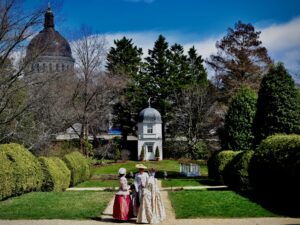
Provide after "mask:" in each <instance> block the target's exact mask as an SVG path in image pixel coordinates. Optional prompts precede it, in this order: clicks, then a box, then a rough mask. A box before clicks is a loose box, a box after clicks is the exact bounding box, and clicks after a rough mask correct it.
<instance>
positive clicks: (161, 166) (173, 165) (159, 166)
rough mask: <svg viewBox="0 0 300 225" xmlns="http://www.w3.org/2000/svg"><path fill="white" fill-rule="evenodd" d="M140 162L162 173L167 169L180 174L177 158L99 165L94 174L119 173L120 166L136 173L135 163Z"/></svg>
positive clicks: (169, 172)
mask: <svg viewBox="0 0 300 225" xmlns="http://www.w3.org/2000/svg"><path fill="white" fill-rule="evenodd" d="M138 163H143V164H144V165H145V166H147V167H148V168H152V167H153V168H155V169H156V170H157V171H158V172H159V173H158V174H159V175H162V172H163V171H167V173H168V175H171V176H174V175H176V176H177V175H179V169H180V168H179V167H180V165H179V163H178V162H177V161H176V160H162V161H147V162H138V161H127V162H125V163H112V164H108V165H105V166H98V167H94V168H93V169H92V173H93V174H94V175H101V174H117V173H118V170H119V168H121V167H124V168H126V170H127V173H129V172H130V171H132V172H133V173H136V172H137V171H138V170H137V169H136V168H135V165H136V164H138Z"/></svg>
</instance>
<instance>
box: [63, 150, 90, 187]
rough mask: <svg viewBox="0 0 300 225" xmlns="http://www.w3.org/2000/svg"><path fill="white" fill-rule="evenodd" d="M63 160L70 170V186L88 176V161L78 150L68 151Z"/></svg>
mask: <svg viewBox="0 0 300 225" xmlns="http://www.w3.org/2000/svg"><path fill="white" fill-rule="evenodd" d="M63 160H64V162H65V163H66V165H67V167H68V168H69V170H70V171H71V182H70V184H71V186H75V185H76V184H78V183H80V182H83V181H85V180H87V179H89V178H90V166H89V162H88V160H87V158H85V157H84V156H83V155H82V154H81V153H80V152H72V153H69V154H67V155H65V156H64V158H63Z"/></svg>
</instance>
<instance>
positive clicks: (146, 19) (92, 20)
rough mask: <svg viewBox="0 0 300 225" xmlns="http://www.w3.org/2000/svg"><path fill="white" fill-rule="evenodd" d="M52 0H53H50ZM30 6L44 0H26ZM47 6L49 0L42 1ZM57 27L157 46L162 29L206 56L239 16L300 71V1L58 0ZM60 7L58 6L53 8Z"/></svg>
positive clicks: (273, 51) (276, 56)
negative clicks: (87, 28) (125, 38)
mask: <svg viewBox="0 0 300 225" xmlns="http://www.w3.org/2000/svg"><path fill="white" fill-rule="evenodd" d="M48 1H49V0H48ZM25 2H26V7H27V8H28V9H32V8H34V7H36V6H37V5H40V4H41V0H26V1H25ZM43 2H44V3H42V4H45V7H46V6H47V3H46V2H47V1H46V0H44V1H43ZM50 3H52V4H53V5H54V6H55V5H56V4H57V3H58V4H57V5H59V7H58V8H56V9H55V8H54V10H53V11H54V14H55V18H56V21H57V23H56V29H57V30H58V31H59V32H60V33H62V34H63V35H64V36H65V37H66V38H67V39H69V40H70V39H71V38H72V37H74V31H76V30H78V29H79V27H80V26H82V25H87V26H88V27H90V28H91V30H92V31H93V33H94V34H100V35H105V36H106V38H107V40H108V43H109V44H112V43H113V40H114V39H116V38H121V37H122V36H124V35H125V36H127V37H128V38H132V39H133V41H134V43H135V44H136V45H138V46H139V47H142V48H143V50H144V53H147V49H149V48H152V47H153V43H154V41H155V40H156V39H157V37H158V35H159V34H163V35H164V36H165V37H166V38H167V41H169V42H170V43H174V42H178V43H179V44H182V45H184V46H185V47H186V49H187V48H188V47H191V46H192V45H195V47H196V48H197V50H198V52H199V54H201V55H203V57H204V58H206V57H208V56H209V55H210V54H211V53H214V52H215V43H216V41H217V40H220V39H221V38H222V37H223V36H224V35H225V34H226V31H227V28H228V27H233V26H234V24H235V23H236V22H237V21H238V20H241V21H242V22H245V23H252V24H253V25H254V26H255V27H256V29H257V30H260V31H261V32H262V33H261V40H262V42H263V45H264V46H265V47H267V49H268V51H269V54H270V55H271V57H272V58H273V59H274V60H275V61H282V62H284V63H285V65H286V66H287V68H288V69H289V70H290V71H291V72H292V73H296V72H300V0H232V1H230V0H209V1H208V0H63V1H62V0H56V1H51V0H50ZM55 10H56V11H55Z"/></svg>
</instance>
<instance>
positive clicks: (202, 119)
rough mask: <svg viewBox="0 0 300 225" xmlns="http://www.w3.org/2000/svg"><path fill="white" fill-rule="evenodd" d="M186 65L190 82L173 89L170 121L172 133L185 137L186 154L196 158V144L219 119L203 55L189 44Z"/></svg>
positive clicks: (172, 134)
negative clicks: (174, 91) (172, 113)
mask: <svg viewBox="0 0 300 225" xmlns="http://www.w3.org/2000/svg"><path fill="white" fill-rule="evenodd" d="M187 65H188V71H187V73H188V74H189V77H190V78H189V79H190V83H189V84H188V85H185V86H184V87H183V88H182V89H181V90H177V91H176V93H174V97H175V98H174V99H175V101H174V102H175V107H174V109H173V112H174V115H173V117H172V119H171V120H170V123H169V128H170V129H169V130H170V132H171V136H173V137H174V138H180V137H185V138H186V139H187V148H186V150H185V152H186V154H184V155H185V157H192V158H197V157H198V154H196V153H195V151H194V150H195V145H196V144H197V143H198V142H199V141H200V140H201V139H205V138H207V137H208V136H209V131H210V130H211V129H212V128H214V127H215V126H216V122H217V120H218V116H217V111H218V110H217V108H218V104H217V102H216V100H217V99H216V94H215V88H214V87H213V85H212V84H211V83H210V82H209V81H208V80H207V72H206V70H205V68H204V66H203V59H202V57H201V55H198V54H197V52H196V50H195V48H194V47H192V48H191V49H190V50H189V52H188V57H187Z"/></svg>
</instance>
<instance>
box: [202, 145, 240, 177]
mask: <svg viewBox="0 0 300 225" xmlns="http://www.w3.org/2000/svg"><path fill="white" fill-rule="evenodd" d="M238 153H240V152H239V151H232V150H226V151H219V152H215V153H214V154H213V155H212V156H211V157H210V158H209V160H208V162H207V166H208V176H209V177H210V178H211V179H214V180H216V181H219V182H223V172H224V168H225V166H226V165H227V164H228V163H229V162H230V161H231V160H232V159H233V158H234V157H235V156H236V155H237V154H238Z"/></svg>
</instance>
